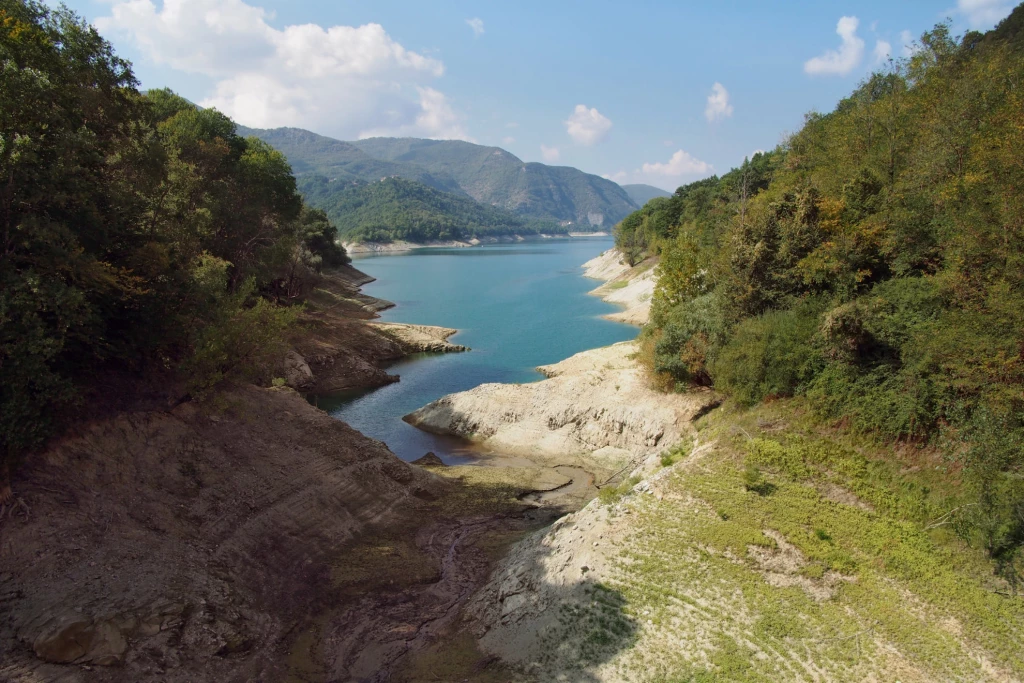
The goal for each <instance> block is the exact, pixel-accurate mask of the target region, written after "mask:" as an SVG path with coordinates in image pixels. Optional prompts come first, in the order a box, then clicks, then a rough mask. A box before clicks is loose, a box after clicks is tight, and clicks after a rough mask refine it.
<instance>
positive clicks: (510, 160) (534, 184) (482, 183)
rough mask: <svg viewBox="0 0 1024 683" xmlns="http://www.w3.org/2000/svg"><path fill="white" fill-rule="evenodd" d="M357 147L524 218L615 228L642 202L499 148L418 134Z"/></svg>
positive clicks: (592, 178)
mask: <svg viewBox="0 0 1024 683" xmlns="http://www.w3.org/2000/svg"><path fill="white" fill-rule="evenodd" d="M352 145H354V146H355V147H358V148H359V149H361V150H362V151H364V152H366V153H367V154H369V155H370V156H371V157H373V158H375V159H379V160H382V161H391V162H403V163H411V164H415V165H416V166H419V167H421V168H425V169H428V170H429V171H431V172H433V173H438V174H444V175H449V176H451V177H453V178H454V179H455V181H456V182H457V183H458V184H459V187H461V188H462V190H463V191H464V192H465V193H466V194H468V195H469V196H471V197H473V198H474V199H476V200H477V201H480V202H483V203H485V204H491V205H492V206H500V207H502V208H505V209H509V210H510V211H515V212H516V213H519V214H522V215H524V216H532V217H535V218H543V219H555V220H559V221H572V222H574V223H576V224H578V225H581V226H586V225H592V226H595V227H601V226H603V227H611V226H612V225H613V224H615V223H617V222H619V221H620V220H622V219H623V218H625V217H626V216H628V215H629V214H630V213H631V212H632V211H633V210H634V207H636V206H637V205H636V204H635V203H634V202H633V200H632V199H630V197H629V195H628V194H627V193H626V191H625V190H623V189H622V188H621V187H619V185H617V184H616V183H614V182H612V181H610V180H607V179H605V178H601V177H600V176H596V175H591V174H589V173H584V172H583V171H580V170H578V169H575V168H571V167H569V166H547V165H546V164H538V163H524V162H523V161H522V160H521V159H519V158H518V157H517V156H515V155H514V154H511V153H509V152H507V151H505V150H503V149H501V148H500V147H485V146H483V145H475V144H473V143H471V142H463V141H461V140H421V139H418V138H370V139H367V140H359V141H358V142H353V143H352Z"/></svg>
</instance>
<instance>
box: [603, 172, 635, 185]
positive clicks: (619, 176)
mask: <svg viewBox="0 0 1024 683" xmlns="http://www.w3.org/2000/svg"><path fill="white" fill-rule="evenodd" d="M601 177H602V178H604V179H606V180H610V181H612V182H613V183H621V182H622V181H624V180H627V179H629V174H628V173H626V172H625V171H618V172H616V173H605V174H604V175H603V176H601Z"/></svg>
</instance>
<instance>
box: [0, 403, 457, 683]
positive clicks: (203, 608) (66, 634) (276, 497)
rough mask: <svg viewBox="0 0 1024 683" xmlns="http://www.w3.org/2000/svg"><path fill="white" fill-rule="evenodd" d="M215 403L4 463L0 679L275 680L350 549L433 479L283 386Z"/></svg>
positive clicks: (117, 423) (148, 416)
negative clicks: (9, 496)
mask: <svg viewBox="0 0 1024 683" xmlns="http://www.w3.org/2000/svg"><path fill="white" fill-rule="evenodd" d="M220 401H221V404H222V409H221V410H218V411H213V412H207V411H204V412H200V411H199V410H197V409H196V408H195V407H193V406H191V405H189V404H185V405H181V406H179V407H177V408H175V409H173V410H170V411H145V412H137V413H129V414H124V415H121V416H119V417H116V418H114V419H110V420H104V421H101V422H97V423H94V424H91V425H88V426H85V427H82V428H81V429H80V430H79V432H78V433H77V434H76V435H73V436H69V437H67V438H65V439H64V440H62V441H61V442H60V443H58V444H56V446H55V447H53V448H51V449H50V450H49V451H47V452H46V453H45V454H43V455H41V456H39V457H38V458H35V459H33V460H32V461H30V463H28V464H27V466H26V467H24V468H23V469H22V470H21V471H20V472H19V473H18V474H17V476H16V479H15V490H16V491H17V492H18V495H19V497H20V498H19V500H20V501H21V502H20V503H19V504H18V505H17V506H16V507H15V508H13V509H11V510H8V511H7V514H5V515H3V516H2V517H0V579H2V581H0V586H2V588H0V613H2V614H3V615H4V616H3V619H2V620H0V651H3V652H4V653H5V654H4V657H3V660H2V662H0V680H9V681H40V680H47V681H50V680H68V681H114V680H118V681H124V680H133V681H141V680H154V681H156V680H160V681H194V680H218V681H251V680H283V677H284V671H285V669H284V667H285V666H286V662H287V654H286V652H285V651H284V650H283V649H282V648H284V647H285V646H286V643H287V641H288V638H289V635H290V633H291V631H292V630H293V629H295V628H296V627H297V626H299V625H300V624H301V623H304V622H305V621H306V620H307V619H308V618H309V617H310V615H315V614H316V613H318V611H319V610H321V609H323V607H324V606H325V605H329V604H331V602H332V601H333V600H335V594H334V590H333V588H332V582H331V572H332V566H333V565H334V564H335V563H337V561H338V560H339V558H342V557H343V556H344V554H345V552H346V548H347V547H349V546H350V545H351V544H352V543H353V542H355V541H357V540H358V539H359V538H360V537H361V536H362V535H363V534H365V533H367V531H369V530H371V529H373V528H375V527H377V526H379V525H386V524H388V523H391V522H393V521H394V520H395V519H397V518H398V517H400V516H402V515H406V514H411V513H412V512H413V511H414V510H415V509H416V508H417V506H418V505H419V504H421V499H422V498H432V497H434V496H435V495H436V494H437V493H438V491H440V490H441V489H442V488H443V486H444V485H443V484H442V483H441V482H440V481H439V480H438V479H437V478H436V477H434V476H433V475H431V474H428V473H426V472H425V471H423V470H422V469H420V468H416V467H413V466H410V465H407V464H406V463H403V462H402V461H400V460H399V459H398V458H396V457H395V456H394V455H393V454H391V452H390V451H388V450H387V448H386V447H385V446H384V445H383V444H381V443H379V442H376V441H373V440H372V439H368V438H366V437H364V436H362V435H361V434H359V433H358V432H356V431H354V430H353V429H351V428H349V427H348V426H346V425H345V424H343V423H341V422H338V421H336V420H334V419H332V418H330V417H329V416H328V415H326V414H324V413H323V412H321V411H318V410H316V409H314V408H312V407H311V406H309V405H308V404H307V403H306V402H305V401H303V400H302V399H301V398H300V397H299V396H298V395H296V394H295V393H294V392H292V391H291V390H287V389H281V390H273V389H257V388H253V387H249V388H240V389H236V390H233V391H230V392H228V393H226V394H224V395H223V396H222V397H221V398H220ZM204 413H205V414H204ZM69 663H75V664H79V665H85V666H76V667H66V666H62V665H65V664H69ZM111 665H116V668H107V667H108V666H111Z"/></svg>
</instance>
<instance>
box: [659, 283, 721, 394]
mask: <svg viewBox="0 0 1024 683" xmlns="http://www.w3.org/2000/svg"><path fill="white" fill-rule="evenodd" d="M724 332H725V325H724V321H723V318H722V314H721V307H720V306H719V304H718V300H717V297H716V295H714V294H708V295H704V296H699V297H697V298H696V299H691V300H689V301H687V302H685V303H682V304H679V305H678V306H676V307H675V308H673V309H672V310H671V311H669V313H668V314H667V316H666V321H665V326H664V327H663V328H662V334H661V336H660V337H659V338H658V341H657V342H656V343H655V346H654V370H655V372H658V373H666V374H668V375H669V376H671V377H672V378H673V379H674V380H675V381H676V382H679V383H688V382H693V383H696V384H710V383H711V375H710V373H709V371H708V366H709V362H710V360H711V357H712V354H713V353H714V350H715V348H716V347H717V345H718V344H719V343H720V341H721V339H722V337H723V335H724Z"/></svg>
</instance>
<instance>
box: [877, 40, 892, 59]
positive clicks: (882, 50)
mask: <svg viewBox="0 0 1024 683" xmlns="http://www.w3.org/2000/svg"><path fill="white" fill-rule="evenodd" d="M874 54H875V63H877V64H881V63H882V62H884V61H885V60H887V59H889V57H892V44H891V43H889V42H888V41H885V40H882V39H881V38H879V39H878V40H877V41H876V42H875V53H874Z"/></svg>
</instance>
